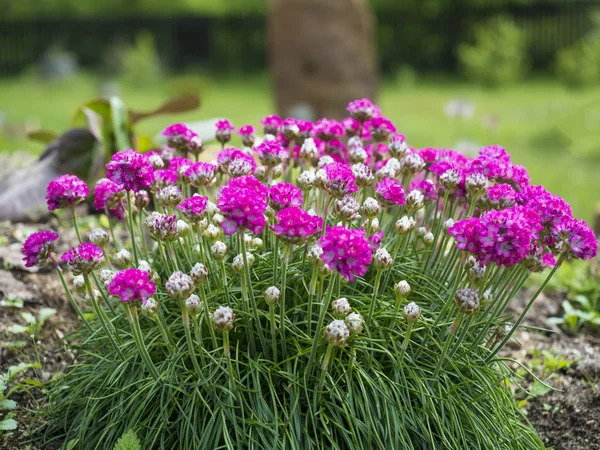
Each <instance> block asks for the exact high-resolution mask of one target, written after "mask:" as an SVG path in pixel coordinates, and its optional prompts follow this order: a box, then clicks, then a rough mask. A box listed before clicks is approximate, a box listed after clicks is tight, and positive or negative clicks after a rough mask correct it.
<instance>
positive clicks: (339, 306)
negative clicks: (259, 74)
mask: <svg viewBox="0 0 600 450" xmlns="http://www.w3.org/2000/svg"><path fill="white" fill-rule="evenodd" d="M331 309H332V310H333V315H334V316H335V317H336V318H338V319H343V318H344V317H346V316H347V315H348V314H350V311H352V308H351V307H350V302H348V299H347V298H344V297H342V298H338V299H337V300H334V301H332V302H331Z"/></svg>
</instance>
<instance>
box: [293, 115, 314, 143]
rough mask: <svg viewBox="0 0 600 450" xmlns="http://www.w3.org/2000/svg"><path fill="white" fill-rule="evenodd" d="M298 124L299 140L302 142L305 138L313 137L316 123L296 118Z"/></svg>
mask: <svg viewBox="0 0 600 450" xmlns="http://www.w3.org/2000/svg"><path fill="white" fill-rule="evenodd" d="M296 125H298V142H299V143H302V142H304V141H305V139H307V138H309V137H312V133H313V128H314V125H313V123H312V122H311V121H310V120H301V119H296Z"/></svg>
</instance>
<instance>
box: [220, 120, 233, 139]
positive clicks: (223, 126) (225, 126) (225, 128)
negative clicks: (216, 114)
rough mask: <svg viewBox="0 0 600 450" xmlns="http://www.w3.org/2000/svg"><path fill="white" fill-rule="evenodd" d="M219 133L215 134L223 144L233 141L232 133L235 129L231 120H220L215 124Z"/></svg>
mask: <svg viewBox="0 0 600 450" xmlns="http://www.w3.org/2000/svg"><path fill="white" fill-rule="evenodd" d="M215 126H216V127H217V131H216V132H215V138H216V139H217V141H219V142H220V143H221V144H225V143H227V142H229V141H230V140H231V132H232V131H233V130H235V127H234V126H233V125H232V124H231V122H230V121H229V120H218V121H217V123H216V124H215Z"/></svg>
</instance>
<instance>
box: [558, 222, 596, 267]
mask: <svg viewBox="0 0 600 450" xmlns="http://www.w3.org/2000/svg"><path fill="white" fill-rule="evenodd" d="M553 231H554V236H555V241H556V249H557V250H558V251H559V252H560V253H563V254H566V255H567V257H569V258H577V259H591V258H594V257H595V256H596V254H597V253H598V241H597V240H596V236H595V235H594V232H593V231H592V229H591V228H590V227H589V226H588V224H587V223H585V221H583V220H577V219H571V220H568V221H566V222H563V223H560V224H558V225H556V226H555V227H554V230H553Z"/></svg>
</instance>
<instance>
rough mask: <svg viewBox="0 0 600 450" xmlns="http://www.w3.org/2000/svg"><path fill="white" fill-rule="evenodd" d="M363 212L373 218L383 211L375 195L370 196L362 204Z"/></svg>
mask: <svg viewBox="0 0 600 450" xmlns="http://www.w3.org/2000/svg"><path fill="white" fill-rule="evenodd" d="M362 212H363V214H364V215H365V216H367V217H368V218H369V219H373V218H375V217H377V216H378V215H379V214H380V213H381V205H380V204H379V202H378V201H377V200H375V199H374V198H373V197H369V198H367V199H366V200H365V201H364V203H363V205H362Z"/></svg>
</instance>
